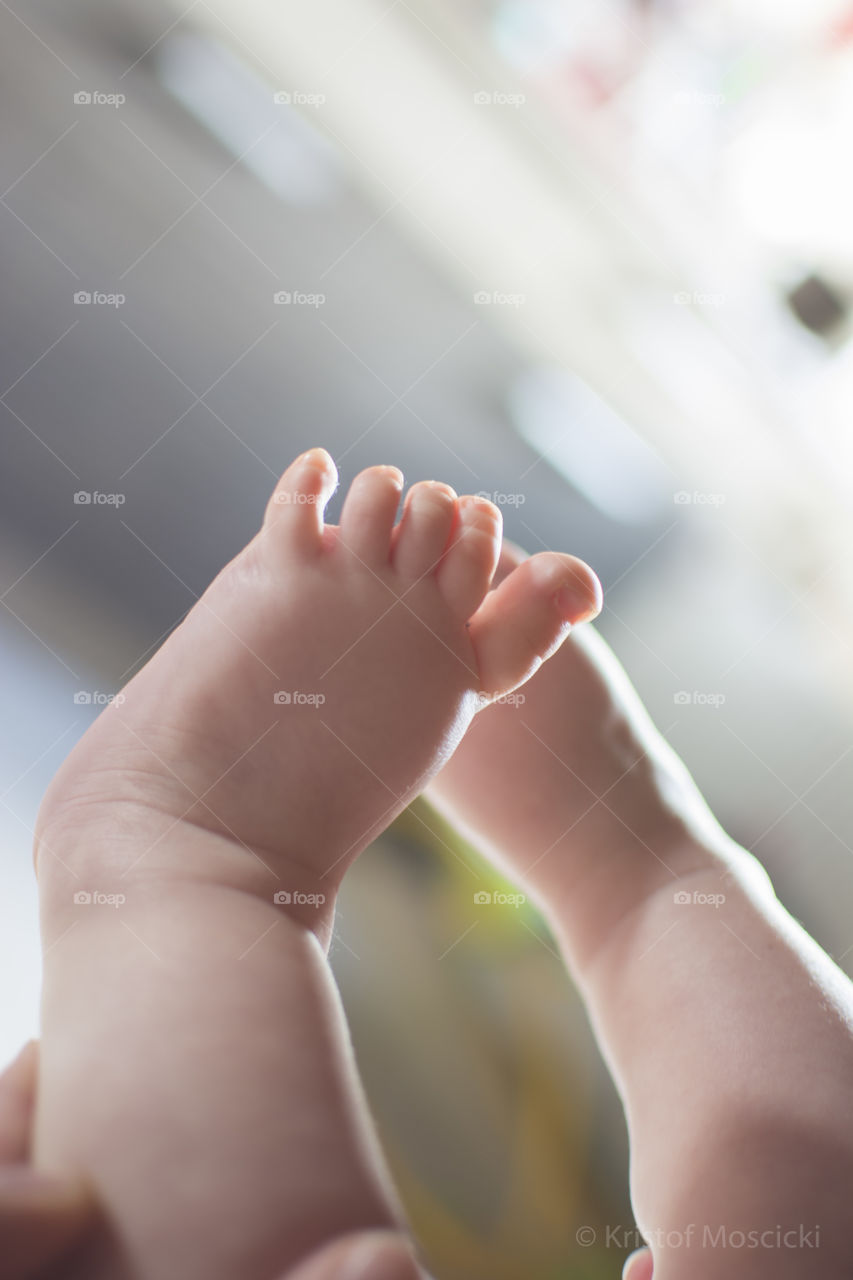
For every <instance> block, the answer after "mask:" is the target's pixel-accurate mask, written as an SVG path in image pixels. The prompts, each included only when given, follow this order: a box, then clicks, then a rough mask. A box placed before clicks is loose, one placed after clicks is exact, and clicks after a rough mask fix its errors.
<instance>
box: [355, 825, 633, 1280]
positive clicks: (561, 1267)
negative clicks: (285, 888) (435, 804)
mask: <svg viewBox="0 0 853 1280" xmlns="http://www.w3.org/2000/svg"><path fill="white" fill-rule="evenodd" d="M484 895H485V896H484ZM475 896H476V897H478V898H479V901H477V900H475ZM518 898H519V891H518V889H517V887H516V886H514V885H512V884H510V883H508V882H507V881H505V880H503V879H502V878H501V877H500V876H498V875H497V874H496V873H495V872H494V871H493V869H492V868H490V867H489V866H488V865H487V864H486V863H485V862H484V861H483V860H482V859H481V858H480V857H479V855H477V854H476V852H475V851H474V850H473V849H472V848H471V847H470V846H469V845H467V844H466V842H465V841H463V840H462V839H461V837H459V836H458V835H457V834H456V833H455V832H454V831H452V830H451V829H450V828H449V827H448V826H447V825H446V824H445V823H444V822H443V821H442V820H441V819H440V818H439V817H438V816H437V815H436V814H435V813H434V812H433V811H432V810H431V809H430V808H429V807H428V806H427V805H426V804H425V803H424V802H423V801H418V802H417V803H416V804H415V805H414V806H412V807H411V808H410V809H409V810H408V811H407V812H406V813H405V814H403V815H402V816H401V817H400V819H398V821H397V822H396V823H395V824H394V826H393V827H392V828H391V829H390V830H389V831H388V832H386V834H385V835H384V836H383V837H382V839H381V840H380V841H378V842H377V843H376V844H375V845H374V846H373V847H372V848H371V849H369V850H368V851H367V852H366V853H365V854H364V855H363V856H362V858H361V859H360V860H359V862H358V863H357V865H356V866H355V868H354V869H353V871H352V872H351V873H350V874H349V876H348V877H347V880H346V882H345V885H344V889H343V892H342V895H341V899H340V905H339V913H338V922H337V926H336V944H335V945H334V946H333V950H332V959H333V964H334V968H335V972H336V975H337V978H338V981H339V984H340V987H341V991H342V995H343V998H344V1003H345V1006H346V1009H347V1014H348V1016H349V1019H350V1025H351V1028H352V1034H353V1041H354V1044H355V1049H356V1056H357V1059H358V1063H359V1068H360V1071H361V1074H362V1079H363V1080H364V1083H365V1088H366V1091H367V1095H368V1100H369V1103H370V1106H371V1108H372V1111H373V1114H374V1116H375V1119H376V1122H377V1126H378V1128H379V1132H380V1137H381V1140H382V1143H383V1146H384V1149H385V1153H386V1157H387V1159H388V1161H389V1164H390V1166H391V1169H392V1172H393V1175H394V1178H395V1180H396V1183H397V1186H398V1188H399V1190H400V1194H401V1196H402V1199H403V1202H404V1204H405V1207H406V1211H407V1213H408V1215H409V1220H410V1222H411V1224H412V1227H413V1229H414V1231H415V1234H416V1236H417V1237H418V1239H419V1240H420V1242H421V1245H422V1248H423V1253H424V1257H425V1260H426V1262H427V1265H428V1266H429V1267H430V1269H431V1271H432V1273H433V1275H434V1276H435V1278H436V1280H564V1278H565V1280H568V1278H569V1277H571V1278H572V1280H618V1277H619V1276H620V1275H621V1267H622V1262H623V1261H624V1257H625V1255H626V1253H627V1252H629V1250H628V1249H626V1250H624V1251H623V1250H621V1249H614V1248H608V1247H607V1244H606V1242H607V1226H608V1224H611V1225H614V1224H615V1225H616V1226H618V1227H619V1228H620V1230H622V1231H624V1232H625V1233H626V1235H627V1234H628V1233H630V1232H631V1231H633V1227H632V1225H631V1224H632V1217H631V1213H630V1207H629V1205H628V1200H627V1155H626V1144H625V1135H624V1124H623V1121H622V1116H621V1108H620V1106H619V1103H618V1100H617V1099H616V1096H615V1093H614V1091H613V1088H612V1085H611V1084H610V1081H609V1078H608V1077H607V1074H606V1072H605V1070H604V1067H603V1065H602V1063H601V1060H600V1058H599V1055H598V1051H597V1049H596V1047H595V1044H594V1041H593V1039H592V1036H591V1033H590V1031H589V1027H588V1025H587V1021H586V1016H585V1013H584V1010H583V1007H582V1005H581V1003H580V1001H579V998H578V996H577V994H576V992H575V991H574V989H573V987H572V985H571V982H570V981H569V979H568V977H567V976H566V974H565V971H564V969H563V967H562V964H561V962H560V960H559V957H558V955H557V952H556V949H555V946H554V943H553V941H552V939H551V937H550V935H549V933H548V930H547V928H546V926H545V924H544V922H543V921H542V919H541V917H540V916H539V915H538V913H537V912H536V911H535V910H534V909H533V907H532V906H531V905H530V904H529V903H527V902H519V901H518Z"/></svg>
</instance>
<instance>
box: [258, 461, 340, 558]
mask: <svg viewBox="0 0 853 1280" xmlns="http://www.w3.org/2000/svg"><path fill="white" fill-rule="evenodd" d="M337 483H338V473H337V470H336V468H335V464H334V462H333V461H332V458H331V457H330V455H329V454H328V453H327V452H326V450H325V449H309V450H308V452H307V453H302V454H300V455H299V457H298V458H296V460H295V461H294V462H291V464H290V466H289V467H288V468H287V470H286V471H285V473H284V475H283V476H282V477H281V479H280V480H279V482H278V484H277V485H276V487H275V492H274V493H273V495H272V497H271V498H270V500H269V502H268V503H267V509H266V514H265V516H264V526H265V527H266V528H270V529H272V530H274V531H275V535H276V537H277V538H280V539H281V540H282V541H284V542H286V543H287V544H289V547H290V548H291V549H292V550H295V551H303V552H307V551H311V550H314V549H319V547H320V546H321V545H322V543H321V539H322V535H323V511H324V510H325V507H326V503H327V502H328V501H329V499H330V498H331V496H332V494H333V493H334V492H335V486H336V485H337Z"/></svg>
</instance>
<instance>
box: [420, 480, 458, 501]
mask: <svg viewBox="0 0 853 1280" xmlns="http://www.w3.org/2000/svg"><path fill="white" fill-rule="evenodd" d="M424 484H425V485H427V486H428V487H429V489H430V492H431V493H436V494H441V496H442V498H446V499H447V501H448V502H455V501H456V490H455V489H451V487H450V485H449V484H445V483H444V481H443V480H425V481H424Z"/></svg>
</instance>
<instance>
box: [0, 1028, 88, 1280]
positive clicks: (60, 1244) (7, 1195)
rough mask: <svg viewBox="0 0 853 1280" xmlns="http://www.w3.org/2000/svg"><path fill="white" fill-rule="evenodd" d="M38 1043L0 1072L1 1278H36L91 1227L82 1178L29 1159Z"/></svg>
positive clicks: (67, 1253)
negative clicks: (38, 1166) (53, 1172)
mask: <svg viewBox="0 0 853 1280" xmlns="http://www.w3.org/2000/svg"><path fill="white" fill-rule="evenodd" d="M37 1065H38V1047H37V1045H36V1044H35V1042H34V1041H33V1042H31V1043H30V1044H28V1045H27V1046H26V1047H25V1048H24V1049H23V1050H22V1051H21V1053H20V1054H19V1055H18V1057H17V1058H16V1059H15V1061H14V1062H13V1063H12V1065H11V1066H10V1067H8V1068H7V1069H6V1071H4V1072H3V1074H2V1075H0V1280H38V1277H40V1276H42V1275H44V1274H45V1272H46V1269H47V1268H48V1267H49V1266H53V1265H55V1264H56V1263H57V1262H59V1261H60V1260H61V1259H62V1258H64V1257H65V1256H67V1255H70V1254H71V1252H72V1251H73V1250H74V1248H75V1246H76V1245H77V1244H78V1243H79V1242H80V1241H81V1240H82V1239H83V1237H84V1236H85V1235H86V1234H87V1233H88V1232H89V1231H90V1230H91V1229H92V1228H93V1227H94V1223H95V1216H96V1215H95V1206H94V1203H93V1201H92V1198H91V1196H90V1194H89V1192H88V1191H87V1189H86V1186H85V1184H84V1183H83V1182H82V1181H81V1180H79V1179H76V1178H59V1177H54V1176H50V1175H47V1174H43V1173H41V1172H39V1171H37V1170H35V1169H34V1168H33V1167H32V1166H31V1165H30V1163H29V1155H30V1134H31V1130H32V1117H33V1108H34V1102H35V1089H36V1072H37Z"/></svg>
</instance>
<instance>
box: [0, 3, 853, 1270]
mask: <svg viewBox="0 0 853 1280" xmlns="http://www.w3.org/2000/svg"><path fill="white" fill-rule="evenodd" d="M0 28H2V39H0V50H2V53H0V63H2V77H0V101H2V108H3V119H4V126H5V127H4V147H3V151H2V160H0V165H2V171H0V192H2V194H0V237H2V248H0V280H2V298H3V306H2V308H0V342H1V343H2V356H0V431H2V454H0V604H2V606H3V607H2V609H0V646H2V664H1V665H0V681H2V706H3V713H4V715H3V734H2V738H0V834H1V835H2V855H0V1009H2V1017H0V1054H2V1056H3V1057H4V1058H5V1057H8V1056H10V1055H11V1054H12V1053H13V1052H14V1050H15V1049H16V1048H17V1047H18V1046H19V1045H20V1044H21V1043H22V1042H23V1040H24V1039H25V1038H26V1037H28V1036H29V1035H32V1034H34V1033H35V1031H36V1029H37V999H38V984H39V959H38V942H37V928H36V912H35V885H34V880H33V876H32V870H31V863H30V845H31V829H32V825H33V821H34V818H35V814H36V811H37V808H38V802H39V799H40V796H41V794H42V793H43V791H44V788H45V786H46V784H47V782H48V780H49V779H50V777H51V776H52V773H53V772H54V771H55V769H56V768H57V766H58V765H59V763H60V762H61V760H62V759H63V757H64V756H65V754H66V753H67V751H68V750H69V748H70V747H71V746H72V744H73V743H74V741H75V740H76V739H77V738H78V737H79V735H80V734H81V733H82V732H83V731H84V729H85V728H86V726H87V725H88V724H89V723H90V722H91V720H92V718H93V717H94V716H95V715H96V714H97V711H98V709H99V706H101V705H103V703H104V701H105V700H106V699H107V698H109V697H110V696H111V695H112V694H114V693H115V692H116V691H117V690H118V689H119V688H120V686H121V684H122V683H123V682H124V681H125V680H126V679H127V678H128V675H129V674H130V673H131V672H132V671H133V670H135V669H136V668H137V667H138V665H139V664H140V663H141V662H142V661H143V660H144V658H145V656H146V655H147V654H148V653H150V652H151V650H152V649H153V648H154V647H155V646H156V645H157V644H158V642H159V641H160V640H161V638H162V637H163V636H164V635H165V634H167V633H168V632H169V630H170V629H171V628H172V627H174V625H175V624H176V622H177V621H179V620H180V618H181V617H182V616H183V614H184V613H185V611H186V610H187V609H188V608H189V607H190V605H191V604H192V602H193V600H194V599H195V598H196V597H197V595H198V594H199V593H200V592H201V591H202V590H203V588H204V586H205V585H206V584H207V582H208V581H209V579H210V578H211V576H212V575H213V574H214V573H215V572H216V571H217V570H218V569H219V568H220V566H221V565H222V564H223V563H224V562H225V561H226V560H227V559H228V558H229V557H230V556H231V555H233V554H234V553H235V552H236V551H237V550H238V549H239V547H240V546H241V545H242V544H243V543H244V542H245V541H246V540H247V538H248V537H249V536H251V534H252V533H253V532H254V530H255V528H256V526H257V523H258V520H259V517H260V513H261V511H262V508H263V505H264V503H265V501H266V498H267V496H268V493H269V491H270V488H271V486H272V484H273V482H274V480H275V478H276V477H277V476H278V474H279V472H280V471H281V470H282V469H283V467H284V465H285V464H286V463H287V462H288V461H289V460H290V459H291V458H292V457H293V456H294V454H295V453H297V452H298V451H299V450H301V449H303V448H306V447H308V446H310V445H313V444H318V443H319V444H324V445H325V446H326V447H328V448H329V449H330V451H331V452H332V453H333V455H334V456H335V458H336V460H337V463H338V466H339V469H340V472H341V477H342V480H343V481H344V482H347V481H348V480H349V479H350V478H351V477H352V476H353V475H354V474H355V472H356V471H357V470H358V469H359V468H361V467H362V466H364V465H368V464H371V463H375V462H393V463H396V464H398V465H399V466H401V467H402V468H403V470H404V472H405V473H406V476H407V478H408V479H409V480H414V479H418V478H440V479H443V480H447V481H449V482H450V483H452V484H453V485H454V486H456V487H457V488H458V489H460V490H464V491H469V492H470V491H473V492H482V493H486V494H488V495H489V496H491V497H493V498H494V499H495V500H496V501H498V502H499V503H500V504H501V506H502V509H503V511H504V514H505V519H506V527H507V532H508V534H509V535H510V536H511V537H513V538H514V539H515V540H516V541H518V542H520V543H522V544H523V545H524V546H526V547H527V548H528V549H529V550H531V551H536V550H539V549H541V548H542V547H546V546H547V547H555V548H560V549H565V550H571V551H573V552H575V553H577V554H579V555H581V556H583V557H585V558H586V559H587V560H589V561H590V562H591V563H592V564H593V565H594V566H595V568H596V569H597V570H598V572H599V574H600V576H601V578H602V581H603V583H604V587H605V594H606V603H605V609H604V613H603V616H602V618H601V621H600V624H599V625H600V628H601V630H602V632H603V633H604V634H605V635H606V637H607V638H608V639H609V640H610V642H611V643H612V644H613V646H614V648H615V649H616V651H617V653H618V654H619V656H620V657H621V658H622V660H623V661H624V663H625V665H626V667H627V668H628V671H629V674H630V675H631V677H632V678H633V680H634V681H635V683H636V684H637V686H638V688H639V690H640V692H641V694H642V696H643V698H644V699H645V700H646V702H647V703H648V704H649V706H650V708H651V710H652V713H653V715H654V717H655V719H656V720H657V722H658V724H659V725H660V726H661V728H662V729H663V730H664V732H665V733H666V734H667V736H668V738H669V739H670V741H671V742H672V743H673V744H674V746H675V747H676V748H677V750H678V751H679V752H680V753H681V754H682V755H683V756H684V758H685V759H686V761H687V763H688V765H689V766H690V768H691V769H692V770H693V772H694V773H695V775H696V776H697V778H698V780H699V782H700V784H701V786H702V787H703V789H704V790H705V792H706V794H707V795H708V797H709V799H710V801H711V803H712V805H713V806H714V808H715V809H716V811H717V813H718V815H719V817H720V819H721V820H722V822H723V823H724V825H726V826H727V827H728V829H729V830H730V831H731V832H732V833H733V834H734V835H735V836H736V837H738V838H739V839H740V840H741V841H742V842H743V843H744V844H746V845H747V846H748V847H749V848H751V849H753V850H754V851H755V852H756V854H757V855H758V856H759V857H760V858H761V859H762V861H763V862H764V864H765V865H766V866H767V867H768V869H769V870H770V872H771V874H772V876H773V878H774V881H775V883H776V886H777V890H778V892H779V895H780V897H781V898H782V899H783V901H784V902H785V903H786V905H787V906H788V907H789V908H790V909H791V910H792V911H793V913H794V914H795V915H796V916H797V917H798V918H799V919H801V920H802V921H803V922H804V924H805V925H806V927H807V928H808V929H809V930H811V932H812V933H814V934H815V936H816V937H817V938H818V940H819V941H820V943H821V944H822V945H823V946H824V947H825V948H826V949H827V950H828V951H829V952H830V953H831V954H832V955H833V956H834V957H835V958H836V959H837V960H838V962H839V964H841V966H842V967H844V968H845V969H846V970H847V971H848V972H851V971H853V921H851V912H850V908H849V903H850V900H851V884H853V869H851V847H850V840H851V835H853V787H851V785H850V772H851V763H850V758H849V757H850V752H851V750H853V723H851V722H853V681H851V672H853V661H851V657H853V655H851V639H853V578H851V571H850V567H849V566H850V563H851V556H850V548H851V546H853V528H851V507H852V506H853V503H851V498H853V422H851V405H853V344H851V322H850V314H851V300H853V239H851V236H850V227H851V225H853V173H851V168H850V165H849V154H850V146H851V141H853V4H850V3H847V2H845V0H810V2H809V3H808V4H806V3H805V0H802V2H801V3H795V2H794V0H772V3H771V0H707V2H705V0H312V2H311V4H310V5H305V4H299V3H296V2H295V0H193V2H192V3H189V4H184V3H183V2H182V0H180V2H178V0H175V2H174V3H171V2H169V0H146V3H144V4H143V3H141V0H109V2H108V0H29V2H28V3H27V4H26V5H24V4H23V2H22V0H10V3H8V4H7V3H3V4H2V9H0ZM336 510H337V507H335V508H334V509H333V512H332V518H334V515H335V512H336ZM496 884H497V882H496V881H495V879H494V876H493V875H492V873H490V872H489V871H488V869H487V868H486V867H485V865H484V864H482V863H481V862H480V861H479V860H478V858H477V855H476V853H475V852H474V851H473V850H471V849H469V848H467V847H466V846H465V845H464V844H462V843H461V842H460V841H459V840H458V838H457V837H456V836H455V835H454V834H453V833H452V832H450V831H449V830H448V829H447V828H446V827H445V826H444V825H443V824H441V823H440V822H439V820H438V818H437V817H436V816H435V815H434V814H432V813H431V812H430V811H428V810H427V809H426V808H425V807H423V806H418V807H416V808H415V809H414V810H413V811H412V812H410V813H408V814H406V815H404V817H403V818H402V819H401V820H400V821H399V822H398V823H397V824H396V825H395V827H394V828H393V829H392V830H391V832H390V833H388V835H387V836H386V837H384V838H383V840H382V841H380V842H379V843H378V844H377V845H376V846H374V847H373V848H372V849H371V850H369V851H368V853H367V854H366V855H365V856H364V858H363V859H362V860H361V861H360V862H359V864H358V865H357V866H356V868H355V869H354V871H353V873H352V874H351V876H350V877H349V879H348V882H347V884H346V886H345V890H344V893H343V895H342V900H341V907H340V912H339V918H338V925H337V935H336V940H335V943H334V946H333V951H332V959H333V963H334V967H335V971H336V974H337V978H338V981H339V984H340V987H341V990H342V993H343V997H344V1001H345V1004H346V1007H347V1011H348V1013H349V1016H350V1019H351V1023H352V1030H353V1037H354V1041H355V1046H356V1051H357V1055H358V1059H359V1063H360V1066H361V1070H362V1073H363V1076H364V1079H365V1083H366V1087H367V1091H368V1094H369V1098H370V1102H371V1106H372V1108H373V1111H374V1114H375V1116H376V1119H377V1123H378V1125H379V1128H380V1131H381V1134H382V1139H383V1142H384V1144H385V1148H386V1151H387V1153H388V1158H389V1160H390V1162H391V1165H392V1168H393V1170H394V1172H395V1175H396V1176H397V1178H398V1181H399V1184H400V1186H401V1189H402V1192H403V1195H404V1198H405V1201H406V1204H407V1207H408V1209H409V1212H410V1215H411V1217H412V1220H413V1222H414V1225H415V1228H416V1230H417V1232H418V1234H419V1236H420V1238H421V1240H422V1243H423V1246H424V1249H425V1252H426V1256H427V1258H428V1260H429V1262H430V1264H431V1266H432V1268H433V1270H434V1273H435V1275H436V1277H437V1280H481V1278H482V1280H546V1278H547V1280H557V1278H558V1277H566V1278H568V1277H573V1278H574V1277H578V1278H580V1280H598V1278H601V1280H609V1278H611V1277H613V1278H615V1277H617V1276H618V1275H619V1274H620V1268H621V1262H622V1258H623V1256H624V1250H623V1249H620V1248H618V1247H612V1246H610V1245H608V1242H607V1239H606V1231H605V1227H606V1225H607V1224H617V1225H621V1226H622V1227H624V1228H625V1229H626V1230H628V1229H630V1226H631V1223H632V1218H631V1212H630V1206H629V1203H628V1198H627V1189H626V1188H627V1155H626V1147H625V1139H624V1129H623V1123H622V1119H621V1112H620V1109H619V1104H618V1100H617V1098H616V1097H615V1094H614V1092H613V1089H612V1087H611V1085H610V1084H609V1082H608V1079H607V1076H606V1073H605V1071H604V1068H603V1066H602V1064H601V1061H600V1059H599V1057H598V1054H597V1051H596V1049H595V1046H594V1044H593V1041H592V1039H591V1036H590V1033H589V1031H588V1028H587V1025H586V1022H585V1019H584V1015H583V1011H582V1009H581V1008H580V1006H579V1003H578V1000H577V997H576V995H575V994H574V992H573V989H572V987H571V984H570V981H569V980H568V978H566V977H565V976H564V975H563V973H562V971H561V969H560V966H559V964H558V962H557V959H556V956H555V953H554V948H553V944H552V942H551V940H550V938H549V937H548V935H547V932H546V931H545V929H544V927H543V926H542V924H541V922H540V921H539V920H538V918H537V917H536V916H535V915H534V914H533V913H532V912H531V911H530V910H529V908H527V907H525V908H522V909H517V910H514V909H512V908H507V909H498V908H495V907H492V908H488V909H483V908H478V907H476V906H475V905H473V901H472V897H473V895H472V889H473V890H474V891H477V890H479V889H489V888H491V887H493V886H494V885H496ZM590 1231H591V1232H592V1235H590ZM593 1239H594V1243H591V1241H592V1240H593Z"/></svg>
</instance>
